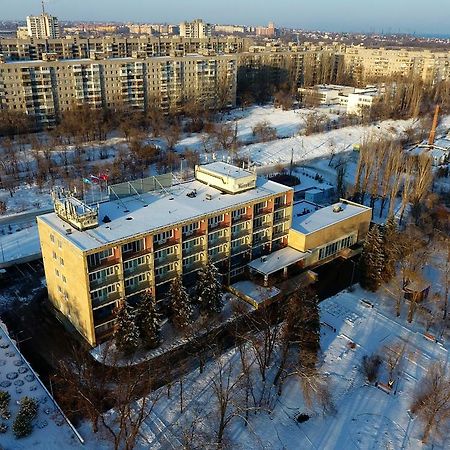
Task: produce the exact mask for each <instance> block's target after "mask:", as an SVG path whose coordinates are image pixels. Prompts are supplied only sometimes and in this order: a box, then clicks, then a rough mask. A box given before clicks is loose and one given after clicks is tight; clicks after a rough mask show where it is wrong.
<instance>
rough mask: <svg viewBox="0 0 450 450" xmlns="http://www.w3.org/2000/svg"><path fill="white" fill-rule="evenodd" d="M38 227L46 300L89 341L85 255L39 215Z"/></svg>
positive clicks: (90, 325)
mask: <svg viewBox="0 0 450 450" xmlns="http://www.w3.org/2000/svg"><path fill="white" fill-rule="evenodd" d="M38 230H39V239H40V243H41V249H42V258H43V262H44V269H45V278H46V282H47V289H48V296H49V300H50V302H51V303H52V304H53V306H54V307H55V308H56V309H57V310H58V311H60V312H61V314H63V315H64V316H65V317H66V318H67V319H68V320H69V321H70V322H71V323H72V325H73V326H74V327H75V328H76V329H77V330H78V331H79V333H80V334H81V335H82V336H83V337H84V338H85V339H86V340H87V341H88V342H89V344H91V345H93V344H94V343H95V334H94V328H93V317H92V308H91V299H90V295H89V285H88V275H87V265H86V259H85V256H84V255H83V253H82V252H81V251H80V250H79V249H78V248H77V247H75V246H74V245H73V244H71V243H70V242H69V241H68V240H67V239H65V238H64V237H63V236H61V235H59V234H57V233H55V232H54V231H53V230H52V229H51V228H50V227H49V226H48V225H47V224H46V223H44V222H43V221H41V220H39V218H38Z"/></svg>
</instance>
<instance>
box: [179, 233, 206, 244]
mask: <svg viewBox="0 0 450 450" xmlns="http://www.w3.org/2000/svg"><path fill="white" fill-rule="evenodd" d="M205 234H206V231H205V230H194V231H191V232H189V233H183V242H188V241H190V240H192V239H195V238H198V237H201V236H204V235H205Z"/></svg>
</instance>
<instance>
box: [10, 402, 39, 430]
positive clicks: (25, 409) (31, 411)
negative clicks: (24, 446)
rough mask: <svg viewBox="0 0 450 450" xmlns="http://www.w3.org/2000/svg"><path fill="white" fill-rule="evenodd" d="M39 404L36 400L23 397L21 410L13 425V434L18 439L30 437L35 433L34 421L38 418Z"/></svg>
mask: <svg viewBox="0 0 450 450" xmlns="http://www.w3.org/2000/svg"><path fill="white" fill-rule="evenodd" d="M37 412H38V403H37V401H36V400H35V399H34V398H30V397H23V398H22V399H21V400H20V409H19V412H18V413H17V416H16V419H15V420H14V423H13V432H14V434H15V435H16V437H18V438H21V437H25V436H28V435H29V434H31V432H32V431H33V424H32V422H33V420H34V418H35V417H36V416H37Z"/></svg>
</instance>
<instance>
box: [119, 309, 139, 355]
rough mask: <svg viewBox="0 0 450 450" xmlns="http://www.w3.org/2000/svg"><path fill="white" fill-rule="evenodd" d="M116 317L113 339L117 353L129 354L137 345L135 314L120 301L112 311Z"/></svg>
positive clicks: (137, 332)
mask: <svg viewBox="0 0 450 450" xmlns="http://www.w3.org/2000/svg"><path fill="white" fill-rule="evenodd" d="M114 312H115V315H116V330H115V331H114V338H115V340H116V347H117V349H118V350H119V351H121V352H123V353H125V354H127V355H128V354H130V353H133V352H134V351H135V350H136V349H137V347H138V345H139V331H138V328H137V326H136V321H135V313H134V311H133V310H132V309H131V307H130V306H129V305H127V303H126V302H125V300H122V301H121V302H120V303H119V305H118V306H117V308H116V309H115V310H114Z"/></svg>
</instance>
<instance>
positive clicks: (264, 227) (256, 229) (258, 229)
mask: <svg viewBox="0 0 450 450" xmlns="http://www.w3.org/2000/svg"><path fill="white" fill-rule="evenodd" d="M271 226H272V224H271V223H270V222H264V223H262V224H261V225H258V226H256V227H253V233H256V232H257V231H262V230H266V229H267V228H270V227H271Z"/></svg>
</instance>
